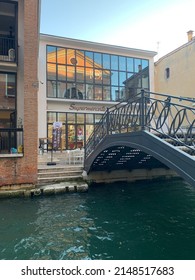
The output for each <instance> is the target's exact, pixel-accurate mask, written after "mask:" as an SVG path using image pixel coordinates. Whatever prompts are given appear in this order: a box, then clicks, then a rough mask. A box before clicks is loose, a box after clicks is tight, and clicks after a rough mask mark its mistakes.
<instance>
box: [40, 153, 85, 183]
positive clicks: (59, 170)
mask: <svg viewBox="0 0 195 280" xmlns="http://www.w3.org/2000/svg"><path fill="white" fill-rule="evenodd" d="M66 156H67V154H66V153H61V152H56V153H54V154H53V159H52V160H53V162H55V164H52V162H51V155H50V153H44V154H43V155H39V157H38V163H39V164H38V186H41V185H46V184H53V183H60V182H69V181H83V177H82V172H83V164H69V163H68V160H67V159H66Z"/></svg>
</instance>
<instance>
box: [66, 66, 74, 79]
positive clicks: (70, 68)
mask: <svg viewBox="0 0 195 280" xmlns="http://www.w3.org/2000/svg"><path fill="white" fill-rule="evenodd" d="M67 81H75V67H74V66H67Z"/></svg>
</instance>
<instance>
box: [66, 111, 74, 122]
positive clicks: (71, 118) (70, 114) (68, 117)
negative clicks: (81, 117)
mask: <svg viewBox="0 0 195 280" xmlns="http://www.w3.org/2000/svg"><path fill="white" fill-rule="evenodd" d="M67 122H68V123H75V113H68V114H67Z"/></svg>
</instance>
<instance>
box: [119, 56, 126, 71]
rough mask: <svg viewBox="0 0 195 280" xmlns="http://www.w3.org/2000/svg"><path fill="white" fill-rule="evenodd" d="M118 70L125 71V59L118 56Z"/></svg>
mask: <svg viewBox="0 0 195 280" xmlns="http://www.w3.org/2000/svg"><path fill="white" fill-rule="evenodd" d="M119 70H121V71H126V58H125V57H124V56H119Z"/></svg>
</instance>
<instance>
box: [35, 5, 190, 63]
mask: <svg viewBox="0 0 195 280" xmlns="http://www.w3.org/2000/svg"><path fill="white" fill-rule="evenodd" d="M41 1H42V4H41V26H40V31H41V33H44V34H50V35H55V36H62V37H68V38H74V39H81V40H87V41H93V42H98V43H104V44H111V45H117V46H124V47H129V48H136V49H142V50H149V51H156V52H157V53H158V54H157V55H156V57H155V60H157V59H159V58H160V57H162V56H164V55H165V54H167V53H169V52H171V51H173V50H174V49H176V48H178V47H180V46H181V45H183V44H185V43H187V31H189V30H194V31H195V17H194V13H195V1H194V0H119V1H118V0H55V1H53V0H41ZM194 35H195V33H194Z"/></svg>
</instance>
